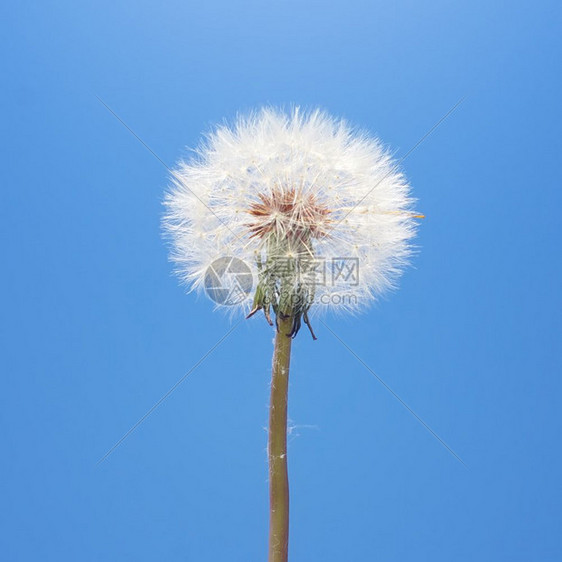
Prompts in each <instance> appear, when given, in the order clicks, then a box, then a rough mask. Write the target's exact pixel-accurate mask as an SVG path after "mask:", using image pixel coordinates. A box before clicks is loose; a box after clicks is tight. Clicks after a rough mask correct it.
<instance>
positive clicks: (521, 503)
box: [0, 0, 562, 562]
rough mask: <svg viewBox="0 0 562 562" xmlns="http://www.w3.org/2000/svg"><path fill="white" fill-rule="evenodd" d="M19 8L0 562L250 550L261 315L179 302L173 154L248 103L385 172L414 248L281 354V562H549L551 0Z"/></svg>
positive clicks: (554, 284)
mask: <svg viewBox="0 0 562 562" xmlns="http://www.w3.org/2000/svg"><path fill="white" fill-rule="evenodd" d="M201 4H203V3H201V2H197V3H195V2H187V3H186V2H183V1H175V2H165V3H160V2H158V3H157V2H152V3H150V2H144V1H141V2H132V1H130V2H123V1H118V0H117V1H115V0H113V1H111V2H107V1H105V0H102V1H96V2H78V3H77V2H70V1H61V2H52V1H45V2H28V1H22V2H17V3H11V4H9V5H5V6H4V7H3V9H2V12H3V17H2V27H3V33H2V39H1V40H0V41H1V49H2V51H1V52H2V78H3V86H2V88H1V91H0V98H1V103H2V105H1V107H2V135H1V143H2V150H1V158H2V165H1V166H0V178H1V183H2V205H1V206H0V229H1V230H2V270H3V275H2V278H1V283H2V290H1V295H2V315H1V318H2V320H1V326H2V332H1V337H0V341H1V346H2V353H1V365H2V392H1V393H0V395H1V397H0V401H1V407H0V416H1V427H2V430H1V440H2V463H1V467H0V472H1V475H0V483H1V488H2V491H1V497H2V510H1V515H0V517H1V521H0V529H1V531H0V534H1V536H0V539H1V543H0V558H1V559H2V560H7V561H27V560H30V561H35V560H43V561H49V560H53V561H57V562H59V561H63V560H71V561H75V560H81V561H95V562H97V561H100V560H104V561H105V560H107V561H122V560H135V561H153V560H166V561H176V560H177V561H180V560H181V561H193V562H205V561H209V562H210V561H213V562H215V561H217V560H233V561H241V562H253V561H258V560H265V553H266V542H267V514H268V507H267V506H268V497H267V466H266V455H265V447H266V433H265V431H264V427H265V426H266V423H267V402H268V384H269V366H270V361H271V339H272V332H271V331H270V330H269V329H268V327H267V326H266V325H265V323H264V322H263V320H262V319H260V318H255V319H253V320H251V321H247V322H244V323H242V324H241V325H240V326H238V327H237V328H236V329H235V330H234V332H233V333H232V334H231V335H230V336H229V338H228V339H227V340H226V341H225V342H224V343H222V345H220V346H219V347H218V348H217V349H216V350H215V351H214V352H213V353H212V354H211V355H210V356H209V357H208V358H207V359H206V360H205V361H204V362H203V363H202V364H201V365H200V366H199V367H198V368H197V369H196V370H195V371H194V372H193V373H192V374H191V375H190V376H189V377H188V378H187V380H185V382H183V383H182V384H181V385H180V386H179V387H178V388H177V389H176V390H175V392H173V394H172V395H171V396H170V397H169V398H168V399H167V400H166V401H165V402H164V403H163V404H162V405H161V406H160V407H159V408H158V409H157V410H156V411H155V412H154V413H152V414H151V415H150V416H149V417H148V418H147V419H146V420H145V421H144V423H142V425H140V426H139V427H138V428H137V429H136V431H135V432H134V433H133V434H132V435H130V436H129V437H128V439H126V440H125V441H124V442H123V443H122V444H121V446H120V447H118V448H117V449H116V450H115V451H114V452H113V453H112V454H111V456H109V458H107V459H106V460H105V461H104V462H103V463H101V464H100V465H96V462H97V461H98V459H100V457H102V456H103V455H104V454H105V452H106V451H107V450H108V449H110V447H111V446H112V445H113V444H114V443H115V442H116V441H117V440H118V439H119V438H120V437H121V436H122V435H123V434H124V433H125V432H127V430H128V429H129V428H130V427H131V426H132V425H133V424H134V423H135V422H136V421H137V420H138V419H139V418H141V417H142V416H143V415H144V414H145V413H146V412H147V411H148V410H149V409H150V408H151V407H152V406H153V405H154V404H155V403H156V402H157V401H158V399H159V398H160V397H161V396H162V395H164V394H165V393H166V392H167V391H168V389H169V388H170V387H172V386H173V385H174V384H175V383H176V382H177V381H178V380H179V379H181V377H182V376H183V375H184V374H185V373H186V372H187V371H188V370H189V369H190V368H191V367H192V366H193V365H195V364H196V363H197V362H198V361H199V360H200V358H201V357H202V356H203V355H204V354H205V353H206V352H207V351H208V350H209V349H210V348H211V347H212V346H213V345H214V344H215V343H216V342H217V340H219V339H220V338H221V337H222V336H223V335H224V334H225V333H226V332H227V331H228V330H229V328H230V326H231V325H232V324H231V323H230V321H229V319H228V317H227V316H226V315H223V314H220V313H213V311H212V306H211V304H210V303H209V302H208V301H207V300H205V299H204V298H199V299H197V298H196V297H195V296H193V295H186V294H185V293H184V290H183V289H182V288H181V287H179V285H178V283H177V281H176V279H175V278H174V277H173V276H172V274H171V266H170V264H169V262H168V260H167V252H166V248H165V246H164V244H163V243H162V239H161V231H160V219H161V214H162V205H161V201H162V195H163V191H164V189H165V187H166V183H167V172H166V169H165V167H164V166H163V165H162V164H161V163H160V162H159V161H158V160H157V159H156V158H155V157H154V156H153V155H152V154H150V153H149V152H148V151H147V150H146V149H145V148H144V147H143V146H142V144H141V143H140V142H139V141H138V140H137V139H135V138H134V136H133V135H132V134H131V133H130V132H129V131H127V129H126V128H125V127H124V126H123V125H122V124H120V123H119V122H118V121H117V119H116V118H115V117H113V116H112V115H111V114H110V113H109V112H108V111H107V110H106V109H105V108H104V107H103V105H102V104H101V103H100V102H99V101H98V99H97V98H96V96H99V97H100V98H102V99H103V100H104V101H105V102H106V103H107V104H108V105H109V106H111V108H112V109H113V110H114V111H115V112H116V113H117V114H118V115H119V116H120V117H121V118H122V119H123V120H124V121H125V122H126V123H127V124H128V125H129V126H130V127H131V128H132V129H133V130H134V131H135V133H137V134H138V135H139V136H140V137H141V138H142V139H143V141H144V142H146V143H147V144H148V145H149V146H150V147H151V148H152V150H153V151H154V152H155V153H156V154H157V155H158V156H159V157H160V158H161V159H162V160H163V161H164V162H166V163H168V164H173V163H174V162H175V161H176V160H177V158H179V157H180V156H181V155H182V154H183V153H184V147H185V146H190V145H194V144H195V143H197V141H198V138H199V134H200V131H202V130H205V129H206V128H207V127H208V126H209V124H211V123H213V122H215V121H217V120H221V119H222V118H223V117H232V116H233V115H234V114H235V112H236V111H238V110H240V109H241V110H244V109H248V108H253V107H256V106H258V105H261V104H264V103H271V104H283V103H296V104H300V105H303V106H317V105H318V106H321V107H323V108H325V109H327V110H328V111H330V112H331V113H334V114H336V115H341V116H344V117H346V118H348V119H349V120H350V121H351V122H353V123H356V124H358V125H360V126H363V127H366V128H368V129H370V130H371V131H373V132H374V133H376V134H378V135H380V137H381V138H382V139H383V140H384V141H385V142H387V143H388V144H389V145H390V146H391V147H392V148H393V149H394V150H395V151H396V154H397V155H398V156H401V155H404V154H406V153H407V152H408V151H409V150H410V149H411V148H412V147H413V146H414V145H415V144H416V142H418V140H419V139H420V138H421V137H422V136H423V135H424V134H425V133H426V132H427V131H428V130H429V129H430V128H431V127H432V126H433V125H434V124H435V123H437V122H438V121H439V119H441V118H442V117H443V115H445V114H446V112H447V111H448V110H449V109H450V108H451V107H452V106H453V105H454V104H455V103H457V102H458V101H459V99H461V98H462V97H465V100H464V102H463V103H462V104H461V106H460V107H458V109H457V110H456V111H455V112H454V113H453V114H452V115H451V116H450V117H449V118H448V119H447V120H446V121H445V122H444V123H442V124H441V125H440V126H439V127H438V128H437V130H435V131H434V132H433V134H432V135H431V136H430V137H429V138H427V139H426V140H425V141H424V142H423V143H422V144H421V145H420V146H419V147H418V148H417V149H416V150H415V151H414V152H413V153H412V154H411V155H409V156H408V158H407V159H406V160H405V162H404V168H405V170H406V173H407V175H408V177H409V179H410V181H411V183H412V185H413V187H414V191H415V195H416V196H417V197H418V198H419V200H420V202H419V205H418V207H419V209H420V210H421V211H423V212H424V213H425V214H426V215H427V219H426V220H425V221H423V222H422V225H421V230H420V237H419V240H418V241H419V245H420V248H421V253H420V254H419V256H418V257H417V258H416V260H415V264H414V267H412V268H410V269H409V270H408V271H407V272H406V274H405V276H404V277H403V279H402V282H401V288H400V290H399V291H398V292H396V293H394V294H392V295H389V297H388V298H386V299H384V300H383V301H382V302H380V303H379V304H378V305H377V306H375V307H374V308H373V309H371V310H370V311H369V312H368V313H366V314H364V315H362V316H359V317H357V318H353V319H345V318H343V319H338V318H328V319H327V323H328V324H329V325H330V327H331V329H333V330H334V331H335V332H336V333H337V334H338V336H339V337H341V338H342V339H343V340H344V341H345V342H346V343H347V344H348V345H349V346H350V347H351V348H352V349H353V350H354V351H355V353H357V354H358V355H359V356H360V357H361V358H362V359H363V360H364V361H365V362H366V363H367V364H368V365H369V366H370V367H371V368H372V369H373V370H374V371H375V372H376V373H377V374H378V375H379V376H380V377H381V378H382V379H383V380H384V381H385V382H386V384H387V385H389V386H390V387H391V388H392V389H393V390H394V391H395V392H396V393H397V394H398V395H399V396H400V397H401V398H402V400H404V401H405V402H406V403H407V404H408V405H409V406H410V407H411V408H412V409H413V410H414V411H415V412H416V413H417V414H418V415H419V416H420V417H421V418H422V419H423V420H424V421H425V422H426V423H427V424H429V426H431V428H433V430H434V431H435V432H436V433H437V434H438V435H439V436H440V437H441V438H442V439H443V440H444V441H445V442H446V443H447V444H448V445H449V446H450V447H451V448H452V449H453V450H454V451H455V452H456V453H457V454H458V455H459V456H460V457H461V458H462V459H463V460H464V462H465V463H466V464H467V465H468V467H469V468H468V469H467V468H465V467H464V466H463V465H462V464H461V463H460V462H458V461H457V460H456V459H455V458H454V457H453V456H452V455H451V454H450V453H449V452H448V451H447V450H446V449H445V448H444V447H443V446H442V445H441V444H440V443H439V442H438V441H437V439H435V438H434V437H433V436H432V435H431V434H430V433H429V432H428V431H427V430H426V429H425V428H424V427H423V426H422V425H421V424H420V423H419V422H418V421H417V420H416V418H415V417H414V416H413V415H412V414H411V413H409V412H408V411H407V410H406V409H405V408H404V407H403V406H402V405H401V404H400V403H399V402H398V401H397V400H396V399H395V398H394V397H393V396H392V395H391V394H390V393H389V392H388V391H387V390H386V389H385V388H384V387H383V386H382V385H381V384H380V383H379V382H378V381H377V379H376V378H375V377H374V376H373V375H372V374H371V373H370V372H369V371H368V370H367V369H365V368H364V367H363V366H362V365H361V364H360V363H359V362H358V361H357V360H356V359H355V358H354V357H353V356H352V355H351V354H350V353H349V352H348V351H347V350H346V349H345V348H344V347H343V346H342V345H341V344H340V343H339V342H338V341H337V340H336V339H335V338H334V337H333V336H332V335H331V334H330V332H329V331H328V330H327V329H326V328H324V327H323V326H321V325H317V326H316V328H317V333H318V336H319V340H318V341H317V342H312V341H311V339H310V338H309V336H308V334H307V333H306V332H305V331H303V332H301V334H300V335H299V337H298V339H297V341H296V345H295V355H294V368H293V371H292V378H291V387H290V407H289V415H290V418H291V420H292V424H293V425H294V426H296V428H295V429H294V431H293V434H292V437H291V441H290V449H289V454H290V460H289V462H290V475H291V486H292V518H291V525H292V527H291V547H290V549H291V562H314V561H322V562H327V561H330V562H331V561H338V562H340V561H345V562H347V561H367V560H381V561H382V560H384V561H400V562H404V561H416V562H417V561H423V560H431V561H432V562H435V561H441V560H443V561H451V560H455V561H475V560H478V561H488V560H489V561H497V560H509V561H510V562H511V561H519V560H521V561H529V560H532V561H558V560H562V537H561V535H560V528H561V523H562V521H561V519H562V517H561V516H562V509H561V497H560V474H561V473H562V456H561V452H560V432H561V414H560V396H561V394H562V382H561V374H562V373H561V371H562V369H561V367H562V364H561V363H562V361H561V351H560V340H561V337H560V336H561V320H560V308H561V307H560V304H561V303H560V290H561V285H562V283H561V265H560V242H561V235H560V232H561V231H560V222H561V209H562V197H561V190H560V186H561V179H562V177H561V171H560V154H561V149H562V143H561V140H560V139H561V137H560V129H561V109H560V89H561V76H560V59H561V55H562V52H561V51H562V50H561V46H562V40H561V37H560V33H559V31H560V26H561V23H562V22H561V15H562V9H561V8H560V6H559V3H557V2H554V1H552V2H544V1H537V2H533V3H527V2H492V3H490V2H484V1H483V0H476V1H474V2H470V3H469V2H466V3H453V2H444V1H435V2H424V3H422V2H414V1H409V2H408V1H398V2H392V3H391V2H384V3H383V2H371V1H367V0H364V1H358V0H346V1H342V0H336V1H335V2H325V1H324V2H311V1H307V0H301V1H298V2H297V1H293V0H291V1H287V0H285V1H283V2H273V3H272V2H269V3H268V2H262V1H257V0H256V1H253V2H226V1H224V2H216V1H209V2H206V3H205V5H204V6H202V5H201Z"/></svg>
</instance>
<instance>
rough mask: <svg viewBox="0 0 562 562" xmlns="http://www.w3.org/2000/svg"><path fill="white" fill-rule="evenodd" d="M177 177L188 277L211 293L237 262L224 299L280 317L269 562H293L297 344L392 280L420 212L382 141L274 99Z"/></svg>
mask: <svg viewBox="0 0 562 562" xmlns="http://www.w3.org/2000/svg"><path fill="white" fill-rule="evenodd" d="M171 181H172V185H171V189H170V191H169V193H168V195H167V197H166V201H165V204H166V214H165V218H164V228H165V230H166V232H167V234H168V235H169V237H170V239H171V247H172V259H173V261H174V262H175V264H176V270H177V273H178V274H179V276H180V278H181V279H182V280H183V281H184V282H185V283H186V284H187V285H188V286H189V287H190V288H191V289H195V290H204V289H205V288H207V292H209V286H210V285H212V282H210V281H209V280H210V279H212V280H216V279H218V277H220V276H218V275H217V266H216V264H217V263H223V264H224V263H225V262H224V260H225V258H226V259H227V263H228V267H230V266H231V264H232V263H233V261H232V260H236V263H238V264H243V265H244V267H246V268H247V270H246V271H245V277H244V278H241V277H240V275H241V272H240V271H239V270H238V271H237V272H235V273H236V275H234V279H235V281H236V282H235V287H234V288H236V291H235V292H233V291H232V290H231V289H232V287H231V288H230V289H229V290H228V291H227V294H228V296H229V298H228V299H227V300H228V302H225V295H224V294H223V298H222V304H228V305H230V310H234V311H236V310H240V311H244V313H245V314H247V316H248V317H251V316H253V315H254V314H256V313H258V312H262V313H263V314H264V316H265V318H266V320H267V321H268V322H269V323H270V324H271V325H273V324H274V323H275V327H276V338H275V347H274V353H273V366H272V384H271V403H270V419H269V442H268V457H269V484H270V544H269V561H270V562H284V561H286V560H287V548H288V520H289V519H288V517H289V511H288V500H289V492H288V477H287V437H286V432H287V388H288V375H289V363H290V352H291V341H292V339H293V338H294V337H295V336H296V335H297V334H298V332H299V330H300V328H301V325H302V323H303V322H304V323H305V324H306V325H307V326H308V328H309V329H310V332H311V334H312V337H313V338H314V339H316V336H315V334H314V331H313V329H312V325H311V316H312V315H313V314H317V313H320V312H323V311H329V310H333V311H337V312H351V313H355V312H360V311H362V310H365V309H366V308H367V307H368V306H369V304H370V303H372V302H373V301H374V300H375V299H376V298H377V297H378V296H380V295H381V294H382V293H384V292H385V291H386V290H388V289H389V288H392V287H394V285H395V283H396V280H397V278H398V277H399V275H400V273H401V272H402V270H403V268H404V266H405V265H406V264H407V263H408V259H409V257H410V255H411V239H412V237H413V236H414V235H415V230H416V219H417V218H420V217H421V215H418V214H416V213H415V212H414V211H413V200H412V198H411V197H410V188H409V185H408V182H407V181H406V178H405V177H404V175H403V174H402V172H401V171H400V170H399V168H398V165H397V163H396V162H395V161H394V160H393V159H392V156H391V154H390V153H389V152H388V151H387V150H386V149H385V148H384V147H383V146H382V145H381V143H380V142H379V141H378V140H377V139H376V138H373V137H372V136H369V135H368V134H367V133H364V132H361V131H356V130H355V129H353V128H351V127H350V126H349V125H348V124H347V123H346V122H345V121H342V120H337V119H334V118H332V117H330V116H329V115H327V114H326V113H323V112H321V111H313V112H309V113H303V112H301V111H299V109H294V110H292V111H291V112H289V113H286V112H282V111H278V110H274V109H270V108H267V109H262V110H260V111H258V112H256V113H254V114H252V115H250V116H248V117H240V118H239V119H238V120H237V121H236V123H235V124H234V125H233V126H228V125H221V126H218V127H217V128H216V129H215V130H214V131H212V132H211V133H210V134H209V135H208V136H207V137H206V139H205V141H204V142H203V143H202V145H201V146H200V147H199V149H198V150H197V151H196V153H195V156H194V157H193V158H192V159H191V160H189V161H187V162H181V163H180V164H179V165H178V167H177V169H175V170H174V171H173V173H172V179H171ZM220 260H223V261H222V262H221V261H220ZM228 260H230V261H228ZM226 270H227V268H225V267H223V268H222V270H221V271H222V273H224V272H225V271H226ZM230 273H232V271H230ZM231 279H232V276H231ZM240 279H242V281H240ZM248 280H249V281H248ZM253 287H255V289H253V290H250V288H253ZM221 294H222V293H221ZM233 294H236V296H237V298H236V299H232V298H231V296H232V295H233ZM346 297H347V298H346ZM214 300H215V301H217V300H219V302H221V301H220V299H217V298H214ZM272 317H274V319H272Z"/></svg>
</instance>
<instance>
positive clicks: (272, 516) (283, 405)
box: [268, 315, 293, 562]
mask: <svg viewBox="0 0 562 562" xmlns="http://www.w3.org/2000/svg"><path fill="white" fill-rule="evenodd" d="M277 322H278V330H277V334H276V336H275V349H274V351H273V365H272V373H271V400H270V406H269V444H268V456H269V557H268V562H287V557H288V551H289V476H288V473H287V396H288V388H289V363H290V359H291V342H292V339H291V338H290V337H289V336H288V334H289V333H290V332H291V328H292V325H293V319H292V317H286V318H283V317H281V315H279V316H278V317H277Z"/></svg>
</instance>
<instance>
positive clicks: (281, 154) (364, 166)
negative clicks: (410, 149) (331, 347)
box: [164, 108, 418, 312]
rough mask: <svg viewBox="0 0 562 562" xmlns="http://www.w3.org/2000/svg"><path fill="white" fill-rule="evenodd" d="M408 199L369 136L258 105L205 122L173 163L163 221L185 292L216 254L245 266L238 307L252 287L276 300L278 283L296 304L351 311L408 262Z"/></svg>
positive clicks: (411, 225) (245, 305)
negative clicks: (209, 125)
mask: <svg viewBox="0 0 562 562" xmlns="http://www.w3.org/2000/svg"><path fill="white" fill-rule="evenodd" d="M412 204H413V200H412V199H411V198H410V188H409V186H408V183H407V181H406V179H405V177H404V176H403V174H402V173H401V171H400V170H399V169H398V166H397V164H396V162H395V161H393V159H392V157H391V155H390V154H389V152H388V151H387V150H386V149H384V148H383V147H382V145H381V143H380V142H379V140H378V139H376V138H373V137H371V136H369V135H367V134H365V133H363V132H357V131H356V130H354V129H352V128H351V127H350V126H349V125H348V124H347V123H346V122H344V121H342V120H338V119H334V118H332V117H330V116H329V115H327V114H326V113H323V112H321V111H318V110H317V111H312V112H308V113H305V112H302V111H300V110H299V109H298V108H296V109H293V110H292V111H290V112H288V113H287V112H283V111H280V110H275V109H271V108H265V109H261V110H259V111H257V112H255V113H253V114H251V115H249V116H246V117H240V118H238V120H237V121H236V122H235V124H234V125H232V126H227V125H220V126H218V127H216V128H215V129H214V131H212V132H211V133H210V134H209V135H208V136H207V137H206V140H205V141H204V143H203V144H202V145H201V146H200V147H199V149H198V150H197V151H196V155H195V156H194V157H193V158H192V159H190V160H189V161H182V162H180V163H179V165H178V166H177V168H176V169H175V170H174V171H173V172H172V179H171V187H170V190H169V192H168V194H167V196H166V200H165V205H166V213H165V217H164V228H165V231H166V233H167V234H168V235H169V237H170V240H171V247H172V259H173V261H174V262H175V264H176V270H177V272H178V274H179V276H180V277H181V279H182V280H183V281H184V282H185V283H186V284H187V285H188V286H189V287H190V288H195V289H202V288H204V285H205V280H206V275H207V273H208V268H209V267H210V266H211V264H213V262H215V260H217V259H219V258H221V257H225V256H233V257H235V258H238V259H240V260H242V261H243V262H245V263H246V264H247V266H248V267H249V268H250V271H251V272H252V274H253V279H254V283H253V287H254V290H253V291H251V292H249V293H248V294H247V297H246V298H244V299H241V300H240V301H239V302H238V303H237V308H239V309H243V310H246V311H248V310H250V309H251V308H252V301H253V302H254V308H255V307H256V300H255V299H254V296H255V291H258V292H259V290H260V289H261V290H262V292H264V294H265V293H267V294H270V293H271V292H272V291H273V292H274V293H276V295H277V296H276V297H275V298H277V301H279V291H280V290H283V289H286V288H287V287H289V288H290V290H291V291H292V292H294V293H298V294H299V295H301V296H302V295H303V294H304V295H305V296H304V297H303V298H304V299H305V300H306V304H305V305H304V308H305V310H308V309H309V308H311V307H312V308H313V309H314V310H315V311H318V310H323V309H324V310H325V309H334V310H340V311H341V310H345V311H359V310H362V309H365V308H366V307H367V306H368V304H369V303H370V302H372V301H373V300H374V299H375V298H376V297H377V296H379V295H380V294H382V293H383V292H384V291H385V290H387V289H388V288H390V287H392V286H393V285H394V283H395V281H396V279H397V277H398V276H399V274H400V273H401V271H402V269H403V268H404V266H405V265H406V264H407V261H408V258H409V256H410V254H411V246H410V241H411V239H412V237H413V236H414V234H415V230H416V218H418V215H415V214H414V212H413V211H412ZM291 268H292V270H291V271H292V273H291V274H289V273H287V272H286V270H287V269H291ZM282 270H283V271H282ZM256 287H257V289H256ZM258 300H259V298H258ZM257 304H262V305H263V303H260V302H258V303H257ZM275 304H277V305H278V306H279V302H277V303H276V302H273V305H274V309H275ZM260 308H262V306H260ZM275 312H278V311H277V309H275Z"/></svg>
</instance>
